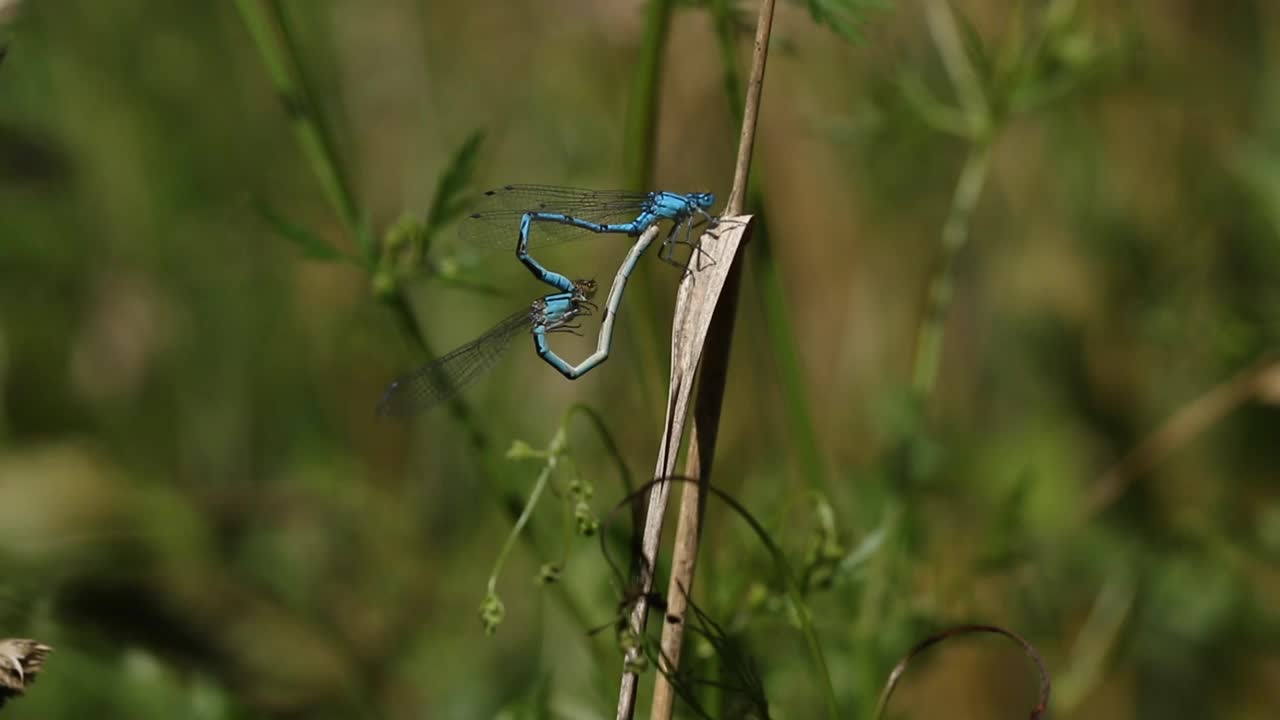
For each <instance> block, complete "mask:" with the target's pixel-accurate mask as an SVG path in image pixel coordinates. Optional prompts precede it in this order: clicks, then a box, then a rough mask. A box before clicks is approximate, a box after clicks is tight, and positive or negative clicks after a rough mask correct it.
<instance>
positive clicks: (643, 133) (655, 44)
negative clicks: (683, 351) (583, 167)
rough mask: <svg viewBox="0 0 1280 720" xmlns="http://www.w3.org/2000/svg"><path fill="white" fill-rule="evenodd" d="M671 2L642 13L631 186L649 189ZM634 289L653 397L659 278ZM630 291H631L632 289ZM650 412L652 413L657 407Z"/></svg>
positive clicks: (644, 386)
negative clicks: (642, 23) (636, 295)
mask: <svg viewBox="0 0 1280 720" xmlns="http://www.w3.org/2000/svg"><path fill="white" fill-rule="evenodd" d="M674 7H675V2H674V1H673V0H649V5H648V8H647V9H646V12H645V27H644V37H643V39H642V40H641V45H640V57H639V59H638V60H637V62H636V73H635V79H634V80H633V83H632V87H631V99H630V102H629V103H628V106H627V107H628V114H627V124H626V141H625V142H624V143H623V167H624V168H625V172H626V185H627V186H628V187H630V188H631V189H633V190H652V189H653V163H654V158H655V157H656V156H657V145H658V114H659V113H658V108H659V105H658V98H659V96H660V92H661V83H662V66H663V59H664V57H665V56H666V50H667V38H668V37H669V36H670V34H671V33H670V31H671V13H672V10H673V9H674ZM643 275H644V277H643V278H642V279H641V281H640V282H639V283H634V284H633V287H636V290H638V291H639V295H640V297H639V298H638V300H639V302H638V303H635V304H633V305H632V307H643V308H645V310H644V313H643V314H644V315H645V321H644V324H645V326H646V328H647V331H646V333H645V334H646V335H647V337H645V338H644V339H643V341H642V342H641V343H640V345H642V346H643V348H644V349H643V350H642V352H641V356H642V357H643V364H642V366H641V368H640V373H639V375H640V391H641V394H642V396H643V397H644V398H646V399H648V398H652V397H654V394H653V393H652V392H650V386H651V385H652V384H653V383H654V382H655V378H657V377H659V375H660V373H662V374H665V369H664V368H663V367H662V365H663V363H662V360H661V358H662V354H661V353H659V348H661V347H662V345H663V339H662V338H663V336H664V332H663V330H662V327H661V326H660V322H659V320H658V304H657V298H658V297H659V295H660V288H659V284H658V277H657V276H656V275H655V274H653V273H644V274H643ZM633 292H635V291H633ZM654 412H657V410H656V408H655V409H654Z"/></svg>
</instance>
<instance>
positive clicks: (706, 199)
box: [689, 193, 716, 210]
mask: <svg viewBox="0 0 1280 720" xmlns="http://www.w3.org/2000/svg"><path fill="white" fill-rule="evenodd" d="M689 199H690V200H693V204H695V205H697V206H698V207H700V208H702V209H703V210H710V209H711V206H712V205H715V204H716V196H715V193H690V194H689Z"/></svg>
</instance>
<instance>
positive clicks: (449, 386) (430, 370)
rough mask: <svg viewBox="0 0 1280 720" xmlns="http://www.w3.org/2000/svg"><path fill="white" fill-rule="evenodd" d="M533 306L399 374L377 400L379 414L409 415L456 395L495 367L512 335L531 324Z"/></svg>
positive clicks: (524, 329)
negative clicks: (406, 372)
mask: <svg viewBox="0 0 1280 720" xmlns="http://www.w3.org/2000/svg"><path fill="white" fill-rule="evenodd" d="M530 312H531V311H530V310H529V309H525V310H521V311H520V312H518V313H515V314H513V315H511V316H510V317H508V318H507V319H505V320H503V321H502V322H500V323H498V324H497V325H494V326H493V327H492V328H490V329H489V331H488V332H486V333H485V334H483V335H481V336H480V337H478V338H476V339H475V340H472V341H471V342H469V343H467V344H466V345H463V346H462V347H460V348H458V349H456V350H454V351H452V352H450V353H449V354H447V355H443V356H441V357H439V358H436V359H435V360H434V361H432V362H430V363H428V364H427V365H424V366H423V367H421V368H418V369H417V370H415V371H413V372H411V373H409V374H408V375H404V376H403V377H400V378H397V379H396V380H395V381H393V382H392V383H391V384H390V385H388V386H387V390H386V392H385V393H383V395H382V400H380V401H379V402H378V414H379V415H390V416H393V417H408V416H411V415H416V414H418V413H421V412H423V411H425V410H427V409H428V408H430V407H432V406H433V405H438V404H440V403H442V402H444V401H445V400H448V399H449V398H451V397H453V396H454V395H457V394H458V392H459V391H460V390H462V388H464V387H466V386H467V384H469V383H470V382H471V381H472V380H475V379H476V378H477V377H479V376H480V375H482V374H483V373H484V372H485V371H487V370H488V369H489V368H491V367H493V365H494V363H496V362H497V361H498V358H500V357H502V353H503V351H504V350H506V349H507V346H508V345H510V344H511V338H513V337H515V336H516V335H519V334H520V333H521V332H522V331H527V330H528V329H529V328H530V322H531V321H530Z"/></svg>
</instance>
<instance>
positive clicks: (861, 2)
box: [804, 0, 890, 42]
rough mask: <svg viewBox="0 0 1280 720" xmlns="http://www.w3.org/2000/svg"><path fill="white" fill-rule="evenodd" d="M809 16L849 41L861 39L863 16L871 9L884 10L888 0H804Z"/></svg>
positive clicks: (864, 19)
mask: <svg viewBox="0 0 1280 720" xmlns="http://www.w3.org/2000/svg"><path fill="white" fill-rule="evenodd" d="M804 5H805V7H806V8H808V10H809V16H810V17H812V18H813V21H814V22H816V23H818V24H819V25H825V26H826V27H828V28H830V29H831V30H832V31H834V32H835V33H836V34H837V35H839V36H840V37H842V38H844V39H845V40H847V41H849V42H857V41H859V40H861V39H862V25H863V24H864V23H865V22H866V18H865V17H864V16H865V15H867V14H868V13H870V11H872V10H884V9H887V8H888V7H889V6H890V0H804Z"/></svg>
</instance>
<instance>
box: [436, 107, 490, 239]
mask: <svg viewBox="0 0 1280 720" xmlns="http://www.w3.org/2000/svg"><path fill="white" fill-rule="evenodd" d="M483 144H484V132H482V131H480V130H477V131H475V132H473V133H471V135H470V136H469V137H468V138H467V139H466V141H465V142H463V143H462V145H461V146H460V147H459V148H458V150H457V152H455V153H454V154H453V160H452V161H450V163H449V167H448V168H447V169H445V171H444V174H443V175H441V176H440V182H438V183H437V184H436V194H435V197H433V198H432V199H431V210H430V211H429V212H428V214H427V235H428V237H429V236H430V235H431V234H433V233H434V232H435V231H436V230H439V229H440V228H441V227H443V226H445V225H448V224H449V223H450V222H453V221H454V220H456V219H458V217H459V216H461V215H462V213H463V212H464V211H465V209H466V192H467V187H468V186H469V185H470V184H471V178H472V176H473V175H474V174H475V170H476V160H477V159H478V158H479V156H480V147H481V145H483Z"/></svg>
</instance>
